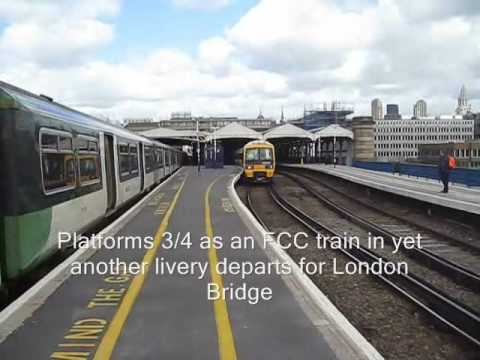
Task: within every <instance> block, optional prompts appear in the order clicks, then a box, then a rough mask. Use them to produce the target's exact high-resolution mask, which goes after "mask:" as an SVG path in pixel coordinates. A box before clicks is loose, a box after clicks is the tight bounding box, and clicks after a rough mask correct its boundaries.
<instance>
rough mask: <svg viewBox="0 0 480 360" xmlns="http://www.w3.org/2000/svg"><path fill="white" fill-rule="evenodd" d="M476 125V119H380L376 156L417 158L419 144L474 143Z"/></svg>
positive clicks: (377, 123)
mask: <svg viewBox="0 0 480 360" xmlns="http://www.w3.org/2000/svg"><path fill="white" fill-rule="evenodd" d="M474 125H475V123H474V120H467V119H462V118H457V117H450V118H449V119H445V118H423V119H408V120H380V121H377V122H376V123H375V140H374V141H375V155H376V158H377V160H379V161H403V160H406V159H415V158H417V157H418V146H419V145H420V144H442V143H456V142H465V141H469V140H472V139H473V136H474Z"/></svg>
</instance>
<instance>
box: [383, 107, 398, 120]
mask: <svg viewBox="0 0 480 360" xmlns="http://www.w3.org/2000/svg"><path fill="white" fill-rule="evenodd" d="M384 119H385V120H401V119H402V115H400V109H399V107H398V105H397V104H387V113H386V114H385V117H384Z"/></svg>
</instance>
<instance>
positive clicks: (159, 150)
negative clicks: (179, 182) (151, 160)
mask: <svg viewBox="0 0 480 360" xmlns="http://www.w3.org/2000/svg"><path fill="white" fill-rule="evenodd" d="M163 152H164V150H163V149H158V153H157V156H158V167H160V168H163Z"/></svg>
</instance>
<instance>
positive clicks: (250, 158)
mask: <svg viewBox="0 0 480 360" xmlns="http://www.w3.org/2000/svg"><path fill="white" fill-rule="evenodd" d="M242 153H243V157H242V166H243V178H244V179H245V180H246V181H247V182H255V183H266V182H271V181H272V179H273V175H274V174H275V147H274V146H273V144H271V143H269V142H268V141H264V140H255V141H250V142H249V143H247V144H246V145H245V146H244V147H243V150H242Z"/></svg>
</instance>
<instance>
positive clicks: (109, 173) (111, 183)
mask: <svg viewBox="0 0 480 360" xmlns="http://www.w3.org/2000/svg"><path fill="white" fill-rule="evenodd" d="M104 142H105V173H106V177H107V179H106V183H107V211H109V210H112V209H113V208H115V204H116V202H117V181H116V177H115V152H114V150H115V147H114V145H113V135H108V134H105V135H104Z"/></svg>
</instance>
